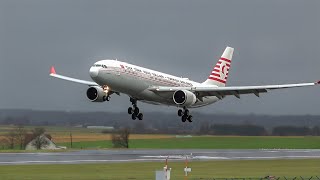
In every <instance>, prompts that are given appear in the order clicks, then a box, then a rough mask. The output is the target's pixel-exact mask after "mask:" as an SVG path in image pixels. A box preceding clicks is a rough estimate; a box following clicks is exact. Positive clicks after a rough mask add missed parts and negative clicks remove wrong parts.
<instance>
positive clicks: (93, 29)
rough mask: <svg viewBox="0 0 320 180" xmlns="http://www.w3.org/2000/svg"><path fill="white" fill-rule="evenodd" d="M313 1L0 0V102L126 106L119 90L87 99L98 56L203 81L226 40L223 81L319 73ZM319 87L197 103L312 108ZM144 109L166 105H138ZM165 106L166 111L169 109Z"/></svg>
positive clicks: (242, 108) (256, 81) (265, 110)
mask: <svg viewBox="0 0 320 180" xmlns="http://www.w3.org/2000/svg"><path fill="white" fill-rule="evenodd" d="M319 7H320V1H315V0H314V1H312V0H310V1H299V0H294V1H292V0H283V1H277V0H271V1H254V0H251V1H182V0H181V1H178V0H177V1H171V0H170V1H147V0H145V1H118V0H117V1H104V0H94V1H89V0H86V1H83V0H77V1H75V0H70V1H62V0H55V1H49V0H45V1H43V0H28V1H20V0H1V1H0V58H1V61H0V70H1V74H0V75H1V77H0V82H1V94H0V99H1V102H0V108H33V109H53V110H56V109H58V110H85V111H125V110H126V108H127V106H129V101H128V97H126V96H121V97H117V96H114V97H112V101H111V102H109V103H103V104H100V103H91V102H89V101H88V100H87V99H86V97H85V91H86V87H85V86H82V85H78V84H72V83H68V82H64V81H59V80H56V79H51V78H50V77H49V76H48V71H49V67H50V66H51V65H55V66H56V70H57V71H58V72H59V73H63V74H65V75H70V76H73V77H77V78H81V79H86V80H90V78H89V74H88V70H89V67H90V66H91V65H92V64H93V63H94V62H95V61H97V60H100V59H107V58H118V59H120V60H125V61H128V62H130V63H133V64H137V65H141V66H145V67H148V68H151V69H157V70H160V71H163V72H167V73H171V74H175V75H178V76H186V77H189V78H191V79H194V80H196V81H204V80H205V79H206V77H207V76H208V74H209V72H210V70H211V67H212V65H213V64H215V62H216V61H217V58H218V57H219V56H220V55H221V53H222V51H223V50H224V48H225V46H227V45H229V46H232V47H234V48H235V50H236V52H235V54H234V59H233V64H232V70H231V73H230V77H229V82H228V84H229V85H263V84H278V83H291V82H305V81H307V82H308V81H314V80H317V78H318V79H320V73H319V66H320V61H319V56H318V51H319V49H320V43H319V42H320V41H319V40H320V36H319V32H320V21H319V18H320V12H319ZM319 92H320V89H319V87H314V88H301V89H299V88H298V89H290V90H281V91H274V92H272V93H269V94H265V95H262V97H261V98H256V97H255V96H242V97H241V100H238V99H236V98H233V97H229V98H227V99H226V100H224V101H222V102H219V103H217V104H214V105H211V106H208V107H205V108H200V109H199V110H196V111H200V112H212V113H217V112H226V113H229V112H231V113H260V114H269V113H270V114H319V108H318V107H319V105H320V104H319V98H318V96H319ZM142 108H143V109H145V111H158V110H160V111H175V109H174V108H171V109H170V108H166V107H159V106H152V105H142ZM173 109H174V110H173Z"/></svg>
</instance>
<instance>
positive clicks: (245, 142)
mask: <svg viewBox="0 0 320 180" xmlns="http://www.w3.org/2000/svg"><path fill="white" fill-rule="evenodd" d="M12 128H13V126H0V139H1V138H3V136H4V134H5V133H7V132H8V131H9V130H10V129H12ZM25 128H26V129H28V130H31V129H33V128H34V127H32V126H27V127H25ZM44 128H45V129H46V130H47V133H48V134H51V136H52V138H53V141H54V142H55V143H57V144H58V145H62V146H67V147H70V133H72V139H73V148H77V149H81V148H82V149H83V148H95V149H96V148H112V143H111V141H110V138H111V136H110V134H102V133H101V131H102V130H101V129H87V128H77V127H55V126H48V127H44ZM129 146H130V148H147V149H154V148H157V149H179V148H182V149H188V148H189V149H320V137H319V136H318V137H314V136H306V137H274V136H253V137H251V136H250V137H248V136H193V137H188V138H176V136H175V135H161V134H160V135H158V134H131V135H130V142H129ZM17 148H18V147H17Z"/></svg>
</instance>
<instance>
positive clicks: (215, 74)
mask: <svg viewBox="0 0 320 180" xmlns="http://www.w3.org/2000/svg"><path fill="white" fill-rule="evenodd" d="M230 67H231V60H230V59H227V58H223V57H221V58H220V59H219V61H218V63H217V64H216V66H214V68H213V70H212V72H211V74H210V76H209V78H208V79H211V80H214V81H217V82H220V83H223V84H225V83H226V82H227V79H228V74H229V73H228V72H229V69H230Z"/></svg>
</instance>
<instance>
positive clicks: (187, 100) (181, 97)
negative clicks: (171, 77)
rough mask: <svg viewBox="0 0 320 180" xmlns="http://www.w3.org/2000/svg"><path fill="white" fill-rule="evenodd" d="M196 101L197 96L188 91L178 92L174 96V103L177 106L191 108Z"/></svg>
mask: <svg viewBox="0 0 320 180" xmlns="http://www.w3.org/2000/svg"><path fill="white" fill-rule="evenodd" d="M196 100H197V97H196V95H195V94H194V93H192V92H190V91H187V90H177V91H176V92H174V94H173V101H174V102H175V103H176V104H177V105H183V106H191V105H193V104H194V103H196Z"/></svg>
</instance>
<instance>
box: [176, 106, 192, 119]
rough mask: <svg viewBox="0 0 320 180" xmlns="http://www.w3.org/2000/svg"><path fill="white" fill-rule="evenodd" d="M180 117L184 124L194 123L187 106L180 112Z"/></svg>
mask: <svg viewBox="0 0 320 180" xmlns="http://www.w3.org/2000/svg"><path fill="white" fill-rule="evenodd" d="M178 116H181V121H182V122H186V120H188V121H189V122H192V116H191V115H190V114H189V110H188V109H187V108H186V107H185V106H184V107H183V109H179V110H178Z"/></svg>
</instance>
